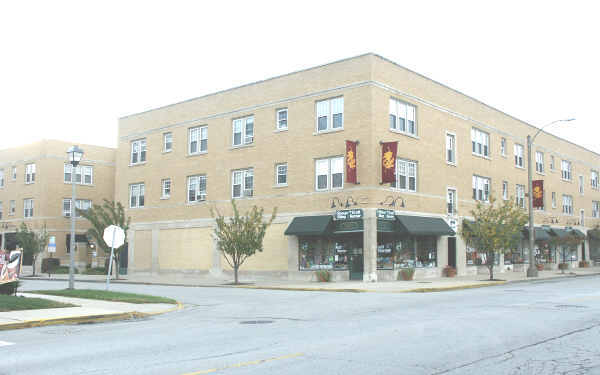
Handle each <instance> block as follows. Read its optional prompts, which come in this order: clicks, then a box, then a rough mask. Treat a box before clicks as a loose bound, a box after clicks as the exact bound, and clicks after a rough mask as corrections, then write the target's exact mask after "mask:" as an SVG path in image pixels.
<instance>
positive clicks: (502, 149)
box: [500, 137, 506, 156]
mask: <svg viewBox="0 0 600 375" xmlns="http://www.w3.org/2000/svg"><path fill="white" fill-rule="evenodd" d="M500 155H502V156H506V138H504V137H502V139H500Z"/></svg>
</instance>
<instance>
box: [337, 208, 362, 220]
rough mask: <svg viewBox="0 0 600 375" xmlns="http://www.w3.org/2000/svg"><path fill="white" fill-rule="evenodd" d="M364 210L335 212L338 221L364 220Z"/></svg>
mask: <svg viewBox="0 0 600 375" xmlns="http://www.w3.org/2000/svg"><path fill="white" fill-rule="evenodd" d="M362 218H363V210H362V209H361V208H355V209H353V210H337V211H335V219H336V220H353V219H362Z"/></svg>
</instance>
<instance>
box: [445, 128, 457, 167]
mask: <svg viewBox="0 0 600 375" xmlns="http://www.w3.org/2000/svg"><path fill="white" fill-rule="evenodd" d="M446 162H447V163H450V164H456V135H454V134H452V133H446Z"/></svg>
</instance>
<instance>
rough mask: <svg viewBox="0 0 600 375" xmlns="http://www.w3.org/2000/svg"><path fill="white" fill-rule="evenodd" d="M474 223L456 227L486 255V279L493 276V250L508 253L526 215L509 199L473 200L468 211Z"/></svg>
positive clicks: (519, 234) (494, 252) (523, 223)
mask: <svg viewBox="0 0 600 375" xmlns="http://www.w3.org/2000/svg"><path fill="white" fill-rule="evenodd" d="M471 215H473V217H474V219H475V220H474V222H471V223H467V224H466V225H465V223H464V222H463V225H462V226H461V228H460V234H461V236H462V237H463V238H464V239H465V240H466V241H467V243H469V244H471V245H472V246H474V247H475V248H476V249H477V250H478V251H479V252H481V253H484V254H486V262H485V265H486V266H487V268H488V270H489V272H490V280H493V279H494V263H495V259H496V254H497V253H504V252H508V251H510V250H511V249H513V248H515V247H516V246H517V245H518V243H519V241H520V240H521V231H522V230H523V226H524V225H525V223H527V215H526V214H525V211H523V209H521V208H519V207H518V206H517V205H516V204H515V203H514V201H513V200H512V199H509V200H505V201H503V202H502V204H497V203H496V200H495V199H493V198H490V202H489V204H488V203H482V202H477V207H476V208H475V209H474V210H472V211H471Z"/></svg>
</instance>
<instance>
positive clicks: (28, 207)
mask: <svg viewBox="0 0 600 375" xmlns="http://www.w3.org/2000/svg"><path fill="white" fill-rule="evenodd" d="M23 217H33V199H23Z"/></svg>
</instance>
